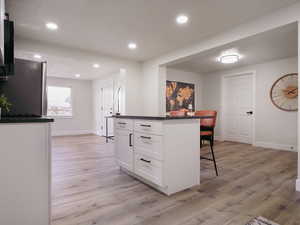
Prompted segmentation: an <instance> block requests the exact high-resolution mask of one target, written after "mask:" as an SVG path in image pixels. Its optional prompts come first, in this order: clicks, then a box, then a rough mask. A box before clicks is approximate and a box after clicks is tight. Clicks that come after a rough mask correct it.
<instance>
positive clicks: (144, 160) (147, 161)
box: [140, 158, 151, 163]
mask: <svg viewBox="0 0 300 225" xmlns="http://www.w3.org/2000/svg"><path fill="white" fill-rule="evenodd" d="M140 160H141V161H143V162H146V163H151V161H150V160H146V159H143V158H141V159H140Z"/></svg>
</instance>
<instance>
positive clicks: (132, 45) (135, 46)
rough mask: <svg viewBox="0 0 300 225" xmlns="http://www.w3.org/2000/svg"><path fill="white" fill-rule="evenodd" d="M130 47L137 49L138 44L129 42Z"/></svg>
mask: <svg viewBox="0 0 300 225" xmlns="http://www.w3.org/2000/svg"><path fill="white" fill-rule="evenodd" d="M128 48H129V49H131V50H134V49H137V44H136V43H134V42H130V43H129V44H128Z"/></svg>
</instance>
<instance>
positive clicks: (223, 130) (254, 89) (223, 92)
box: [220, 71, 256, 145]
mask: <svg viewBox="0 0 300 225" xmlns="http://www.w3.org/2000/svg"><path fill="white" fill-rule="evenodd" d="M249 75H250V76H251V77H252V93H251V95H252V110H251V111H253V115H252V124H251V125H252V126H251V129H252V130H251V134H252V137H251V140H250V143H249V144H252V145H254V144H255V112H256V110H255V109H256V103H255V99H256V98H255V93H256V71H245V72H240V73H234V74H226V75H223V76H222V81H221V123H220V124H221V140H226V135H225V119H226V118H225V117H226V116H225V104H226V97H225V95H226V87H225V81H226V79H228V78H234V77H241V76H249ZM235 141H237V142H239V139H238V138H237V139H236V140H235ZM240 141H241V142H243V141H242V140H240Z"/></svg>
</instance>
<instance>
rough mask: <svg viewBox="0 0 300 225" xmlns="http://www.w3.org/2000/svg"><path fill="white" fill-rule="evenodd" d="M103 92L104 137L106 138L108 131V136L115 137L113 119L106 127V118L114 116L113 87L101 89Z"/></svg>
mask: <svg viewBox="0 0 300 225" xmlns="http://www.w3.org/2000/svg"><path fill="white" fill-rule="evenodd" d="M101 92H102V99H101V101H102V106H101V110H102V124H103V125H102V128H103V129H102V135H103V136H106V129H107V131H108V136H113V130H114V129H113V128H114V124H113V119H111V118H110V119H108V121H107V127H106V117H107V116H112V115H113V104H114V103H113V95H114V93H113V86H107V87H103V88H101Z"/></svg>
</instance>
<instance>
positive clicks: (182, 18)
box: [176, 14, 189, 25]
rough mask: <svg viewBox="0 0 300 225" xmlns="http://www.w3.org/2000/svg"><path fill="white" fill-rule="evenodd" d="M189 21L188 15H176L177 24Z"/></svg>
mask: <svg viewBox="0 0 300 225" xmlns="http://www.w3.org/2000/svg"><path fill="white" fill-rule="evenodd" d="M188 21H189V18H188V16H186V15H183V14H181V15H178V16H177V17H176V22H177V24H180V25H182V24H186V23H187V22H188Z"/></svg>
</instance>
